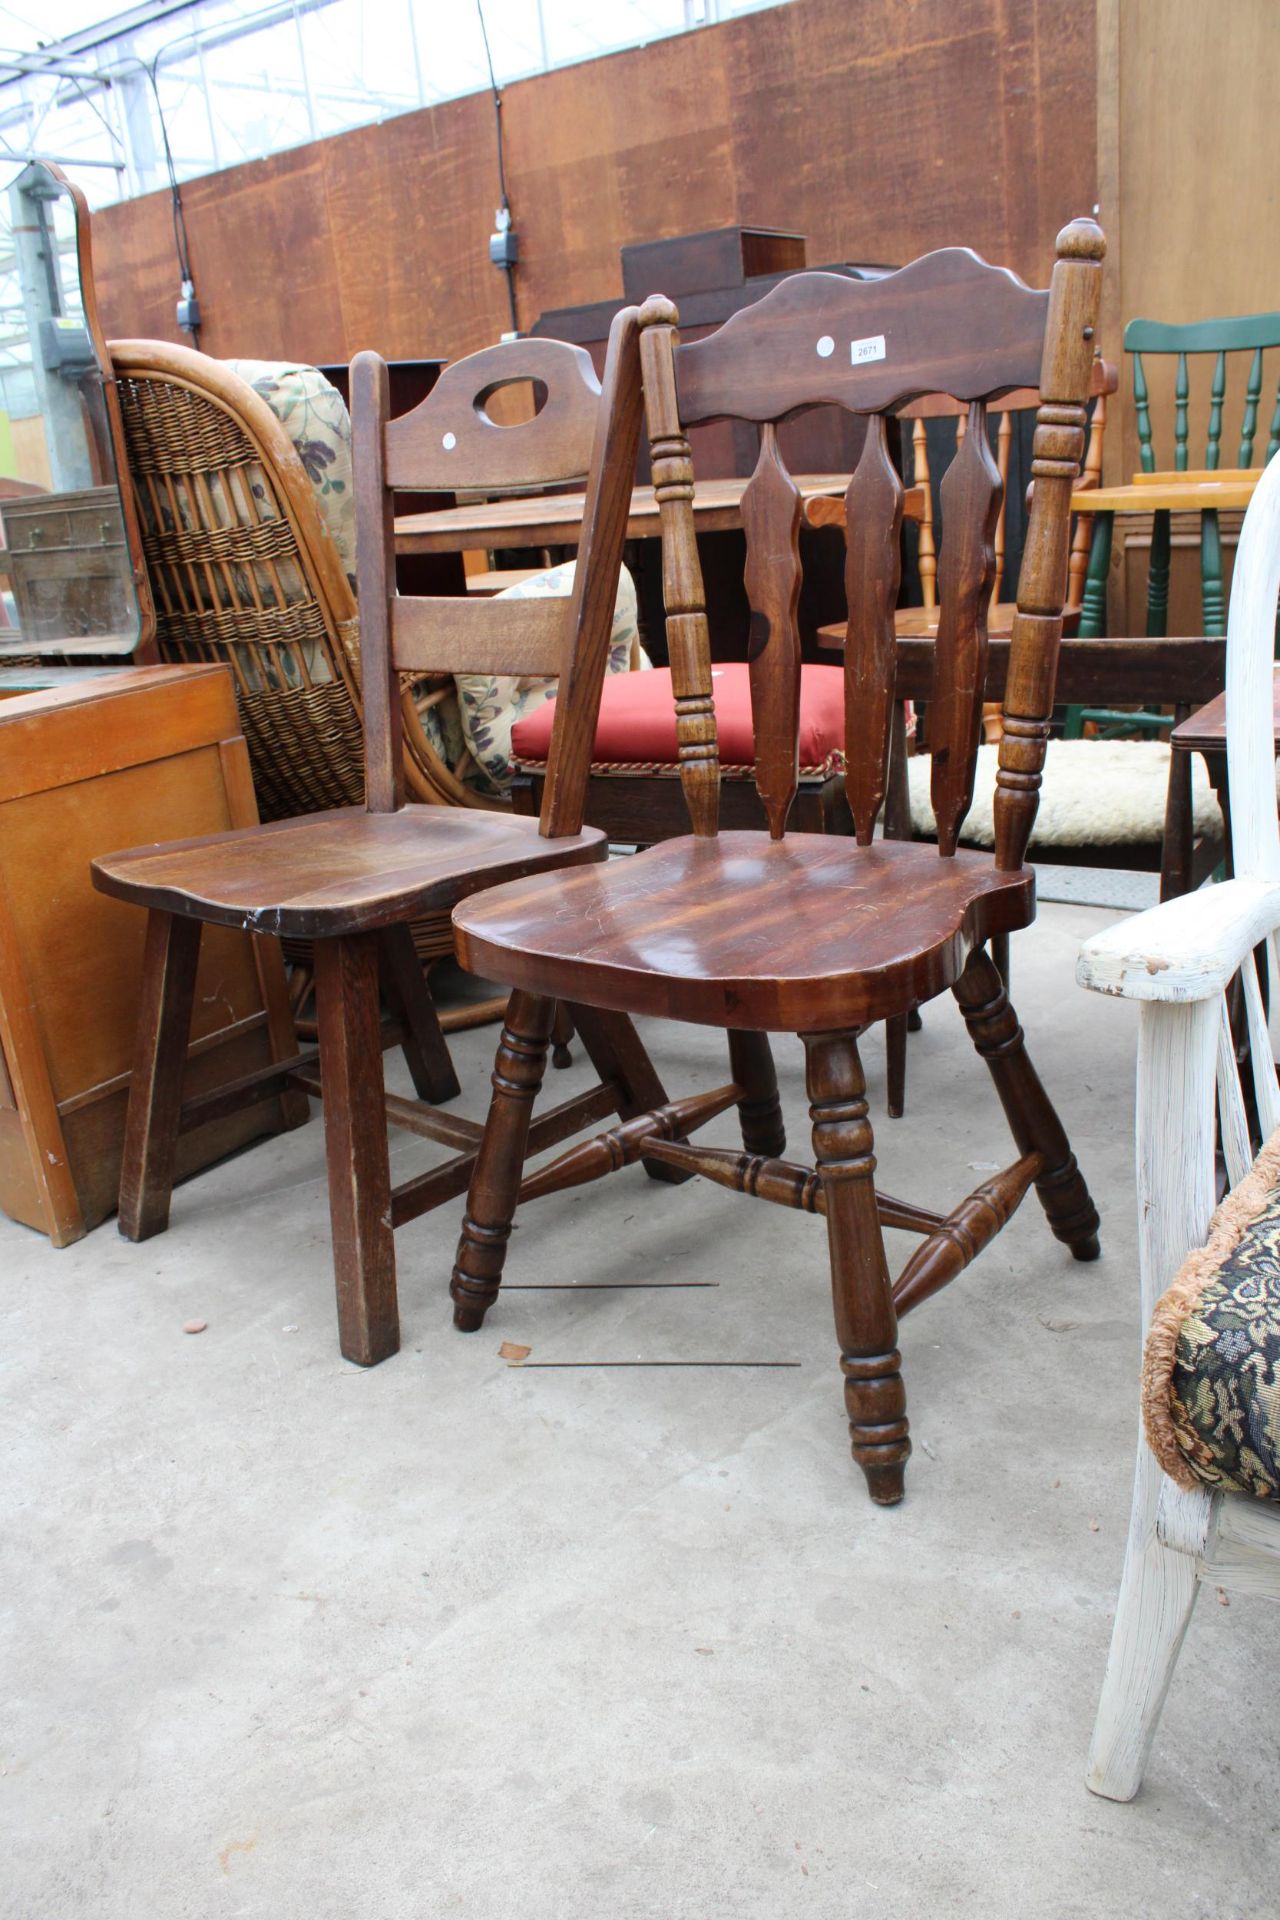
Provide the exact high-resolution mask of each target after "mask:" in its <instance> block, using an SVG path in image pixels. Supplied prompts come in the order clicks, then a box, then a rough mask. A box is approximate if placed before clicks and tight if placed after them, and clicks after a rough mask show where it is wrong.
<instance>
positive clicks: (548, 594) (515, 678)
mask: <svg viewBox="0 0 1280 1920" xmlns="http://www.w3.org/2000/svg"><path fill="white" fill-rule="evenodd" d="M573 570H574V562H573V561H572V560H569V561H566V562H565V564H564V565H563V566H559V567H551V568H549V569H548V570H547V571H546V572H545V573H535V574H534V575H533V576H532V577H531V578H530V579H528V580H521V581H520V582H519V583H518V584H517V585H516V586H514V587H507V588H505V589H504V591H503V592H502V593H499V594H497V595H495V598H496V599H498V600H530V599H567V598H568V596H569V595H570V594H571V593H572V592H573ZM639 635H640V629H639V625H638V622H637V618H636V589H635V582H634V581H633V580H632V578H631V575H630V574H629V573H628V572H627V569H626V568H625V567H624V568H623V569H622V572H621V575H620V576H619V580H618V597H617V599H616V601H615V602H614V608H613V631H612V633H611V634H610V637H609V664H608V668H607V671H608V672H609V673H627V672H628V671H629V670H630V668H631V667H632V665H633V664H636V665H639V666H641V667H648V666H650V665H651V664H652V663H651V662H650V660H649V659H648V656H647V655H646V654H645V652H644V649H643V648H642V647H641V645H640V638H639ZM456 679H457V683H458V698H459V701H460V713H461V720H462V732H463V735H464V737H465V739H466V743H467V746H468V747H469V748H470V750H471V754H472V756H473V758H474V759H475V761H476V763H477V765H478V766H479V767H480V768H481V769H482V771H483V773H484V775H485V777H486V778H487V779H488V781H489V782H490V783H491V785H492V786H493V787H494V788H495V789H496V790H497V791H498V792H500V793H502V792H505V791H506V790H507V788H508V787H510V785H511V775H512V762H511V730H512V728H513V727H514V726H515V724H516V722H517V721H518V720H523V719H524V718H525V716H526V715H527V714H530V713H536V712H537V710H538V708H539V707H541V706H545V704H546V702H547V701H548V700H550V699H552V698H553V697H554V695H555V691H556V681H555V680H554V679H548V678H547V677H546V676H545V675H542V674H522V675H515V674H486V673H460V674H458V675H457V676H456Z"/></svg>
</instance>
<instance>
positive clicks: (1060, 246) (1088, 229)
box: [1055, 215, 1107, 260]
mask: <svg viewBox="0 0 1280 1920" xmlns="http://www.w3.org/2000/svg"><path fill="white" fill-rule="evenodd" d="M1055 245H1056V249H1057V255H1058V258H1059V260H1101V259H1102V258H1103V257H1104V256H1105V254H1106V251H1107V237H1106V235H1105V234H1104V233H1103V231H1102V228H1101V227H1100V226H1099V225H1098V223H1097V221H1096V220H1091V219H1089V218H1088V217H1087V216H1084V215H1082V216H1081V218H1080V219H1078V220H1071V221H1069V222H1068V223H1067V225H1066V226H1065V227H1064V228H1063V229H1062V232H1061V233H1060V234H1059V235H1058V238H1057V241H1056V242H1055Z"/></svg>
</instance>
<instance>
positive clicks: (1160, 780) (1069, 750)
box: [907, 740, 1222, 848]
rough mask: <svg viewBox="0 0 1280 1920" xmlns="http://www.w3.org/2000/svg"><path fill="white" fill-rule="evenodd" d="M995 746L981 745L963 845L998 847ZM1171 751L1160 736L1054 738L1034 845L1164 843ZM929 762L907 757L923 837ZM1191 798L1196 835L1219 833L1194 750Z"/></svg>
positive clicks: (928, 813) (915, 819)
mask: <svg viewBox="0 0 1280 1920" xmlns="http://www.w3.org/2000/svg"><path fill="white" fill-rule="evenodd" d="M999 751H1000V749H999V748H998V747H979V749H978V771H977V777H976V779H975V781H974V788H973V805H972V807H970V809H969V817H968V819H967V820H966V821H965V823H964V828H963V831H962V833H961V835H960V837H961V839H962V840H963V842H964V843H965V845H966V846H970V847H992V846H994V845H995V828H994V825H993V822H992V810H991V803H992V798H993V796H994V793H995V784H996V756H997V755H998V753H999ZM1172 751H1173V749H1172V747H1170V746H1169V745H1168V744H1167V742H1165V741H1163V740H1051V741H1050V742H1049V751H1048V754H1047V756H1046V758H1045V766H1044V785H1043V786H1042V788H1041V789H1040V810H1039V812H1038V813H1037V814H1036V823H1035V826H1034V827H1033V828H1032V829H1031V846H1032V847H1033V848H1035V847H1117V846H1133V845H1135V844H1141V843H1143V842H1148V843H1149V842H1151V841H1159V840H1162V839H1163V838H1164V803H1165V793H1166V789H1167V787H1168V784H1169V756H1170V754H1171V753H1172ZM931 766H932V761H931V760H930V759H929V756H928V755H927V754H917V755H916V756H915V758H914V759H912V760H909V761H908V762H907V770H908V774H909V776H910V785H911V828H912V831H913V832H914V833H917V834H921V835H924V836H925V837H928V836H930V835H932V833H933V830H934V825H933V809H932V807H931V806H930V804H929V770H930V767H931ZM1191 796H1192V806H1193V809H1194V817H1195V830H1196V836H1197V838H1199V837H1201V836H1207V837H1213V838H1217V837H1219V836H1220V835H1221V833H1222V815H1221V813H1220V811H1219V809H1218V801H1217V797H1216V795H1215V794H1214V791H1213V788H1212V787H1211V786H1210V785H1209V776H1208V774H1207V773H1206V771H1205V764H1204V761H1203V760H1202V759H1201V757H1200V755H1199V754H1198V753H1193V754H1192V755H1191Z"/></svg>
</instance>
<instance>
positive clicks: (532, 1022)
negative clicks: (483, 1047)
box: [449, 993, 555, 1333]
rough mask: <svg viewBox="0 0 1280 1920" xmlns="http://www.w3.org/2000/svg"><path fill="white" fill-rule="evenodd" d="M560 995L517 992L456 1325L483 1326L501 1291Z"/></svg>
mask: <svg viewBox="0 0 1280 1920" xmlns="http://www.w3.org/2000/svg"><path fill="white" fill-rule="evenodd" d="M554 1017H555V1002H554V1001H553V1000H545V999H542V998H540V997H538V996H536V995H534V994H529V993H513V994H512V996H511V1001H510V1004H509V1005H508V1007H507V1017H506V1021H505V1022H504V1024H503V1028H502V1038H501V1040H500V1041H499V1042H498V1057H497V1060H496V1061H495V1062H494V1068H493V1082H492V1085H493V1098H492V1100H491V1102H490V1105H489V1115H488V1118H487V1120H486V1121H485V1128H484V1136H483V1138H482V1139H481V1142H480V1150H479V1152H478V1154H477V1155H476V1163H475V1166H474V1168H473V1169H472V1173H471V1186H470V1189H469V1191H468V1193H467V1210H466V1212H465V1214H464V1215H463V1218H462V1235H461V1238H460V1239H459V1241H458V1253H457V1258H456V1260H455V1262H454V1268H453V1278H452V1279H451V1280H450V1282H449V1295H450V1298H451V1299H452V1301H453V1324H454V1326H455V1327H457V1328H458V1329H459V1331H460V1332H462V1333H476V1332H478V1331H479V1329H480V1328H481V1326H483V1324H484V1317H485V1314H486V1313H487V1312H488V1310H489V1308H490V1307H491V1306H492V1305H493V1302H494V1301H495V1300H496V1299H497V1297H498V1288H499V1287H500V1286H501V1284H502V1268H503V1264H504V1262H505V1261H506V1257H507V1242H508V1241H509V1240H510V1238H511V1223H512V1220H513V1219H514V1218H515V1211H516V1202H517V1200H518V1198H519V1195H520V1181H521V1177H522V1175H523V1173H524V1156H525V1148H526V1146H527V1144H528V1139H529V1119H530V1115H531V1114H532V1112H533V1103H534V1101H535V1100H536V1099H537V1097H538V1089H539V1087H540V1086H541V1085H542V1077H543V1074H544V1073H545V1071H546V1065H547V1047H548V1045H549V1043H550V1040H551V1028H552V1023H553V1020H554Z"/></svg>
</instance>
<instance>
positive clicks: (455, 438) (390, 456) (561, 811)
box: [351, 307, 641, 836]
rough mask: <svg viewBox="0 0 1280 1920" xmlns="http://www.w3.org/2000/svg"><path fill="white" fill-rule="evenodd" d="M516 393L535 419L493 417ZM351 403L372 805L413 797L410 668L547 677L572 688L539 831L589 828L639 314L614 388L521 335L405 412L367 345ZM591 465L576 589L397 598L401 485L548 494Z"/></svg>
mask: <svg viewBox="0 0 1280 1920" xmlns="http://www.w3.org/2000/svg"><path fill="white" fill-rule="evenodd" d="M508 390H510V391H511V392H514V393H515V394H516V395H517V396H518V397H523V398H526V399H527V398H529V397H530V396H531V397H532V400H533V405H534V409H535V410H534V411H533V413H532V417H530V418H527V419H524V420H517V421H513V422H512V423H511V424H509V425H506V424H502V423H501V422H500V421H499V420H498V419H495V418H494V417H493V415H492V414H491V413H490V411H489V409H490V405H491V403H492V402H493V401H494V400H495V398H496V397H497V396H499V395H501V394H503V393H504V392H508ZM351 399H352V435H353V446H354V464H355V475H356V482H355V491H356V544H357V566H358V570H359V577H360V582H361V617H362V629H361V643H362V659H363V670H364V693H365V742H366V757H367V773H366V792H367V800H366V804H367V806H368V808H369V810H370V811H371V812H394V811H396V810H397V809H398V808H399V807H400V806H401V805H402V804H403V800H404V775H403V753H402V745H401V726H402V717H401V709H400V702H399V699H398V697H397V689H398V683H399V676H400V675H401V674H403V673H410V672H412V673H418V674H422V673H497V674H545V675H548V676H558V677H559V678H560V680H561V688H560V698H559V699H558V700H557V701H556V711H555V722H554V727H553V732H552V739H551V748H550V753H549V757H548V771H547V777H546V781H545V784H544V790H543V801H542V810H541V817H540V830H541V832H542V833H543V834H544V835H551V836H556V835H563V834H573V833H577V832H578V831H579V830H580V828H581V826H582V814H583V808H584V804H585V795H586V782H587V776H588V772H589V769H590V759H591V746H592V742H593V740H594V737H595V726H596V719H597V717H598V712H599V704H600V689H601V686H602V684H603V680H604V673H605V668H606V665H607V661H608V651H609V638H610V632H611V628H612V622H613V608H614V599H615V596H616V593H617V582H618V572H619V568H620V566H621V563H622V548H623V542H624V539H625V536H626V525H627V512H628V508H629V505H630V500H631V482H632V476H633V472H634V467H635V459H636V452H637V448H638V444H639V432H640V409H641V398H640V363H639V338H638V330H637V325H636V310H635V308H633V307H626V308H623V309H622V311H621V312H620V313H618V314H617V315H616V316H615V319H614V322H613V325H612V328H611V330H610V335H609V348H608V355H607V359H606V365H605V374H604V382H603V386H602V384H601V382H600V381H599V380H597V378H596V374H595V370H594V368H593V367H592V364H591V359H590V356H589V355H588V354H587V353H586V352H585V351H584V350H583V349H582V348H581V347H574V346H570V345H568V344H567V343H566V342H563V341H558V340H519V341H508V342H504V343H502V344H501V345H499V346H496V347H487V348H485V349H484V350H483V351H481V352H480V353H475V354H472V355H470V356H469V357H468V358H467V359H465V360H460V361H457V362H455V363H454V364H453V365H452V366H450V367H447V368H446V369H445V371H444V373H443V374H442V375H441V377H440V379H439V380H438V381H437V383H436V385H435V386H434V387H433V389H432V391H431V392H430V393H429V394H428V395H427V397H426V399H425V400H423V401H421V402H420V404H419V405H418V406H417V407H415V408H414V409H413V410H412V411H411V412H409V413H407V414H402V415H400V416H399V417H398V418H396V419H392V418H391V417H390V411H389V388H388V376H387V369H386V364H385V362H384V361H383V360H382V359H381V358H380V357H379V356H378V355H377V354H374V353H362V354H359V355H357V357H356V359H355V360H354V361H353V363H352V378H351ZM500 410H501V409H500ZM584 474H585V475H588V476H589V478H588V484H587V495H586V502H585V508H584V514H583V527H582V540H581V545H580V547H579V558H578V564H577V567H576V569H575V575H574V584H573V591H572V594H571V595H568V596H565V597H563V598H560V599H541V598H528V599H520V600H504V599H496V598H495V599H471V600H463V599H459V598H444V597H439V598H424V597H418V596H414V597H410V596H405V595H401V594H398V593H397V591H396V586H395V530H394V524H393V518H392V513H393V497H394V494H395V493H396V492H397V491H402V490H419V489H420V490H424V491H431V490H437V489H441V488H447V489H448V490H450V491H452V492H459V491H465V492H476V493H501V492H504V491H510V490H512V489H517V488H537V489H545V487H546V486H548V485H556V484H560V483H562V482H566V481H572V480H581V479H582V477H583V475H584Z"/></svg>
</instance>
